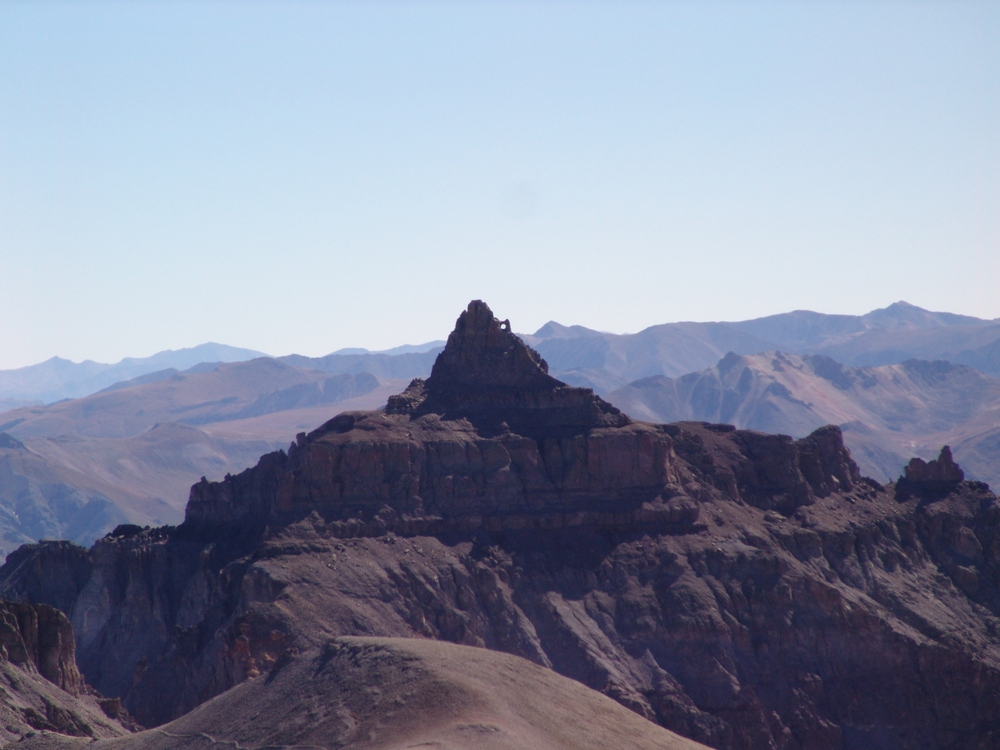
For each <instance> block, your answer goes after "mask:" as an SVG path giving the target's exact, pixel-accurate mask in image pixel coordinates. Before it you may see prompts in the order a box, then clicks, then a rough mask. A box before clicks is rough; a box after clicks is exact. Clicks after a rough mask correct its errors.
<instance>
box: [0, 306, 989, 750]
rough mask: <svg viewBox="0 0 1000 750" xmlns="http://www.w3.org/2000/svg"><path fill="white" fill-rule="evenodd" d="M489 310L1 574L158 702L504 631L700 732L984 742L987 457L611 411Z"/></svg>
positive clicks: (145, 709) (165, 714)
mask: <svg viewBox="0 0 1000 750" xmlns="http://www.w3.org/2000/svg"><path fill="white" fill-rule="evenodd" d="M506 329H507V326H503V325H501V324H500V323H499V322H497V321H496V320H495V319H494V318H493V316H492V313H490V312H489V310H488V308H486V307H485V305H482V304H481V303H473V305H471V306H470V308H469V310H467V311H466V313H464V314H463V317H462V318H460V319H459V324H458V325H457V326H456V332H455V333H453V334H452V337H450V338H449V343H448V346H447V347H446V349H445V352H444V353H442V355H441V358H442V359H441V360H439V362H442V361H443V363H442V364H441V367H440V368H438V367H435V370H434V373H433V374H432V376H431V377H430V378H429V379H428V380H427V381H426V382H425V383H415V384H413V385H412V386H411V387H410V388H409V389H408V390H407V392H406V393H404V394H401V396H400V397H397V398H395V399H393V400H392V401H391V402H390V404H389V406H388V408H387V409H386V410H385V411H380V412H367V413H350V414H342V415H340V416H338V417H336V418H334V419H332V420H330V421H329V422H328V423H327V424H325V425H323V427H321V428H320V429H318V430H316V431H315V432H313V433H312V434H310V435H309V436H304V437H302V438H301V439H300V440H299V441H297V443H296V444H295V445H294V446H292V448H291V449H290V450H289V452H288V453H287V454H285V453H284V452H278V453H274V454H270V455H268V456H264V457H263V458H262V459H261V461H260V463H259V464H258V465H257V466H256V467H255V468H253V469H249V470H247V471H245V472H243V473H242V474H240V475H238V476H233V477H229V478H227V479H226V480H225V481H224V482H220V483H209V482H203V483H200V484H198V485H196V486H195V487H193V488H192V493H191V500H190V503H189V505H188V510H187V517H186V520H185V523H184V524H183V525H182V526H180V527H177V528H163V529H154V530H148V531H143V530H139V529H119V530H118V531H117V532H115V533H113V534H112V535H109V536H108V537H105V538H104V539H102V540H100V541H99V542H98V543H97V544H95V546H94V547H93V548H92V549H91V550H90V551H89V552H87V551H84V550H79V549H78V548H71V547H70V546H67V545H65V544H57V543H43V544H38V545H32V546H30V547H27V548H22V550H20V551H19V552H18V553H16V554H15V555H12V556H11V558H10V560H9V561H8V563H7V565H5V566H4V568H3V569H2V570H0V593H4V592H6V595H8V596H12V597H19V598H29V599H31V600H33V601H54V600H55V599H58V600H59V601H60V602H64V603H66V611H67V613H68V614H69V615H70V617H71V619H72V621H73V623H74V626H75V627H76V631H77V638H78V643H79V653H80V663H81V667H82V669H83V672H84V674H86V675H87V677H88V680H90V681H91V682H92V683H93V684H95V685H97V687H98V688H99V689H101V690H102V691H103V692H105V693H107V694H111V695H117V696H121V697H122V698H123V700H124V702H125V704H126V706H127V707H128V708H129V710H131V711H133V712H134V713H136V714H137V716H138V717H139V719H140V720H142V721H143V722H144V723H148V724H155V723H160V722H164V721H167V720H170V719H173V718H175V717H177V716H180V715H181V714H183V713H185V712H186V711H188V710H190V709H191V708H193V707H195V706H197V705H198V704H200V703H202V702H203V701H205V700H206V699H208V698H210V697H212V696H214V695H217V694H219V693H220V692H222V691H224V690H226V689H228V688H230V687H232V686H234V685H236V684H239V683H241V682H243V681H245V680H247V679H249V678H252V677H255V676H258V675H261V674H263V673H265V672H268V671H270V670H272V669H276V668H280V665H282V664H284V663H287V660H288V659H289V658H290V655H292V654H294V653H295V652H304V651H305V650H307V649H311V648H319V647H322V644H324V643H325V642H326V641H327V640H328V639H329V638H331V637H336V636H342V635H365V636H371V635H378V636H388V637H400V636H401V637H421V638H433V639H438V640H447V641H453V642H456V643H463V644H467V645H474V646H480V647H487V648H491V649H496V650H501V651H506V652H509V653H513V654H516V655H519V656H523V657H525V658H527V659H529V660H531V661H534V662H535V663H537V664H541V665H543V666H547V667H551V668H553V669H555V670H556V671H557V672H560V673H561V674H563V675H565V676H568V677H572V678H573V679H576V680H578V681H580V682H582V683H584V684H586V685H588V686H589V687H592V688H595V689H597V690H600V691H601V692H603V693H605V694H606V695H608V696H610V697H612V698H614V699H615V700H617V701H618V702H619V703H621V704H623V705H625V706H627V707H628V708H630V709H632V710H633V711H635V712H637V713H638V714H640V715H642V716H645V717H647V718H649V719H651V720H653V721H656V722H658V723H660V724H662V725H663V726H665V727H667V728H668V729H672V730H674V731H676V732H678V733H681V734H684V735H686V736H688V737H691V738H694V739H696V740H698V741H701V742H704V743H706V744H708V745H711V746H713V747H717V748H726V749H732V750H779V749H780V750H825V749H827V748H829V750H834V749H836V750H841V749H842V748H847V749H848V750H855V749H856V750H861V749H862V748H890V749H892V750H932V749H936V748H943V747H955V748H982V749H984V750H985V748H992V747H996V746H997V745H998V743H1000V735H998V734H997V731H998V730H997V725H996V716H998V715H1000V638H998V636H1000V504H998V502H997V498H996V497H995V496H993V495H992V493H990V492H989V491H988V489H987V488H986V487H985V486H984V485H979V484H976V483H971V482H958V483H955V482H953V481H952V480H953V478H954V476H955V474H954V471H953V470H951V469H948V468H947V467H944V468H942V469H935V470H934V471H935V472H937V473H935V474H934V477H938V476H939V475H940V476H945V477H951V479H950V480H949V481H951V482H952V484H951V489H950V490H949V491H947V492H945V493H944V494H943V495H933V496H930V495H927V496H925V495H917V494H915V495H913V496H912V497H910V496H906V497H900V498H899V499H897V497H896V494H895V490H896V488H895V487H893V486H891V485H890V486H889V487H888V488H883V487H882V486H881V485H879V484H877V483H875V482H872V481H871V480H867V479H864V478H862V477H860V475H859V473H858V470H857V467H856V466H855V465H854V463H853V461H852V460H851V458H850V454H849V453H848V451H847V450H846V449H845V448H844V446H843V442H842V439H841V435H840V431H839V429H837V428H836V427H826V428H822V429H820V430H818V431H816V432H815V433H813V434H812V435H810V436H809V437H806V438H804V439H802V440H793V439H792V438H789V437H787V436H780V435H764V434H762V433H756V432H750V431H740V430H735V429H733V428H732V427H729V426H725V425H708V424H703V423H690V422H689V423H679V424H674V425H651V424H645V423H637V422H630V421H629V420H627V419H625V418H623V417H621V415H617V414H615V412H614V411H613V410H610V409H608V408H606V407H605V405H603V404H602V402H600V400H599V399H596V398H595V397H594V396H593V394H591V393H589V392H588V391H586V390H582V389H574V388H568V387H566V386H563V385H562V384H559V383H558V382H556V381H552V382H550V381H551V378H549V377H548V375H547V374H546V372H545V367H544V363H543V362H542V361H541V360H540V358H538V357H537V355H533V353H532V352H531V351H530V349H528V348H527V347H525V346H523V345H520V346H519V345H518V343H519V342H517V341H516V338H515V337H513V336H512V335H511V334H509V330H506ZM480 358H482V359H485V360H486V361H488V362H489V363H490V364H489V366H481V360H480ZM477 368H478V369H477ZM477 382H481V383H482V386H481V388H478V389H477V386H476V383H477ZM518 384H522V385H523V387H522V386H521V385H518ZM940 462H941V459H939V466H940V465H941V464H940ZM932 480H933V481H937V479H932ZM73 560H76V561H77V562H73ZM50 561H51V563H52V564H51V566H50ZM48 570H55V571H59V572H58V573H53V574H52V575H51V577H47V576H46V571H48ZM70 570H75V571H84V572H85V573H86V575H82V574H81V575H79V576H78V577H76V578H74V577H72V576H69V575H67V572H68V571H70Z"/></svg>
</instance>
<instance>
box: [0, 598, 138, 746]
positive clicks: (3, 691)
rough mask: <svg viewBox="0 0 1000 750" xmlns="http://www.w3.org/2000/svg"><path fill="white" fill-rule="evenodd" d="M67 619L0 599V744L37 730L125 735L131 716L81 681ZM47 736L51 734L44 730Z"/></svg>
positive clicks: (43, 608)
mask: <svg viewBox="0 0 1000 750" xmlns="http://www.w3.org/2000/svg"><path fill="white" fill-rule="evenodd" d="M75 650H76V643H75V640H74V637H73V628H72V626H71V625H70V622H69V619H68V618H67V617H66V615H64V614H63V613H62V612H60V611H59V610H57V609H55V608H54V607H50V606H49V605H47V604H27V603H24V602H11V601H0V744H2V745H3V747H9V746H10V745H9V743H13V742H17V741H19V740H21V739H23V738H25V737H26V736H32V735H34V734H35V733H36V732H37V730H45V731H46V732H48V733H55V736H57V735H69V736H72V737H89V738H94V739H96V738H99V737H116V736H120V735H123V734H128V732H129V729H127V728H126V727H125V726H123V724H122V722H121V721H119V720H118V719H121V720H123V721H125V722H126V723H128V724H130V726H131V718H130V717H129V716H128V714H127V713H126V712H125V711H123V710H122V709H121V706H120V705H119V706H118V714H119V715H118V717H117V718H116V717H112V716H111V714H110V713H109V711H107V710H106V706H110V705H111V704H112V703H114V701H112V702H108V701H105V700H103V699H101V697H100V696H99V695H98V694H96V693H95V692H94V691H93V690H92V689H91V688H90V687H88V686H87V684H86V683H85V682H84V679H83V676H82V675H81V674H80V671H79V669H77V665H76V660H75V658H74V652H75ZM47 736H49V737H52V736H54V735H53V734H49V735H47Z"/></svg>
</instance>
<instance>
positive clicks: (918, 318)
mask: <svg viewBox="0 0 1000 750" xmlns="http://www.w3.org/2000/svg"><path fill="white" fill-rule="evenodd" d="M861 319H862V320H864V321H865V322H866V323H869V324H871V323H874V324H876V326H878V327H882V326H886V325H890V326H893V325H897V326H905V327H909V328H939V327H943V326H957V325H986V324H987V323H989V322H991V321H988V320H983V319H982V318H974V317H972V316H969V315H956V314H955V313H946V312H932V311H930V310H925V309H924V308H922V307H917V306H916V305H911V304H910V303H909V302H905V301H904V300H900V301H899V302H893V303H892V304H891V305H889V306H888V307H882V308H879V309H878V310H872V311H871V312H870V313H867V314H865V315H862V316H861Z"/></svg>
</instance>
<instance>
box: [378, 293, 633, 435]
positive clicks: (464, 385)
mask: <svg viewBox="0 0 1000 750" xmlns="http://www.w3.org/2000/svg"><path fill="white" fill-rule="evenodd" d="M548 370H549V367H548V365H547V364H546V363H545V360H544V359H542V357H541V356H540V355H539V354H538V352H536V351H535V350H534V349H532V348H531V347H530V346H528V345H527V344H525V343H524V342H523V341H521V339H520V338H518V337H517V336H516V335H515V334H514V333H513V332H512V331H511V329H510V321H508V320H503V321H501V320H498V319H497V318H496V316H494V315H493V311H492V310H491V309H490V308H489V305H487V304H486V303H485V302H483V301H482V300H473V301H472V302H470V303H469V306H468V308H467V309H466V310H465V311H464V312H463V313H462V314H461V315H459V316H458V320H457V321H456V322H455V329H454V330H453V331H452V332H451V334H450V335H449V336H448V342H447V344H446V345H445V348H444V351H442V352H441V353H440V354H439V355H438V358H437V360H436V361H435V362H434V367H433V369H432V370H431V375H430V377H429V378H428V379H427V380H426V381H424V380H420V379H419V378H418V379H417V380H414V381H413V382H412V383H410V386H409V387H408V388H407V389H406V390H405V391H404V392H403V393H401V394H399V395H398V396H392V397H390V399H389V403H388V404H387V405H386V411H387V412H388V413H390V414H413V415H414V416H419V415H421V414H426V413H438V414H442V415H444V416H446V417H464V418H468V419H470V420H471V421H473V422H474V423H475V424H477V426H479V427H480V428H481V429H486V430H488V431H492V430H500V429H511V430H514V431H517V432H521V433H522V434H533V435H539V434H543V433H544V434H554V433H567V432H579V431H581V430H586V429H589V428H591V427H598V426H616V425H618V426H620V425H625V424H628V422H629V419H628V417H626V416H625V415H624V414H622V413H621V412H620V411H619V410H618V409H616V408H615V407H613V406H611V405H610V404H608V403H607V402H605V401H604V400H603V399H601V398H599V397H598V396H596V395H594V392H593V391H592V390H590V389H589V388H574V387H572V386H568V385H566V384H565V383H563V382H562V381H559V380H556V379H555V378H554V377H552V376H551V375H549V372H548Z"/></svg>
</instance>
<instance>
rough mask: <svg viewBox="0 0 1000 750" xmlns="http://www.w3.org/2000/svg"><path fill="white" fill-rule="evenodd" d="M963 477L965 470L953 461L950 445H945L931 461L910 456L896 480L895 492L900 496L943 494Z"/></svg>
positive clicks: (950, 489) (953, 487) (949, 490)
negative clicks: (901, 474) (901, 473)
mask: <svg viewBox="0 0 1000 750" xmlns="http://www.w3.org/2000/svg"><path fill="white" fill-rule="evenodd" d="M964 479H965V472H964V471H962V467H960V466H959V465H958V464H957V463H955V459H954V458H952V455H951V447H950V446H947V445H946V446H944V447H943V448H942V449H941V453H940V454H939V455H938V457H937V458H936V459H934V460H933V461H924V460H923V459H921V458H911V459H910V463H908V464H907V465H906V467H905V468H904V469H903V476H901V477H900V478H899V481H897V482H896V494H897V496H899V497H901V498H906V497H910V496H911V495H921V496H923V497H930V496H943V495H945V494H947V493H949V492H951V491H952V490H953V489H955V487H956V486H957V485H958V484H959V483H960V482H962V481H963V480H964Z"/></svg>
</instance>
